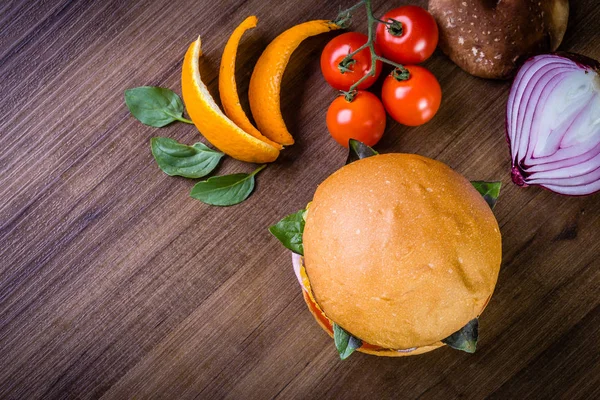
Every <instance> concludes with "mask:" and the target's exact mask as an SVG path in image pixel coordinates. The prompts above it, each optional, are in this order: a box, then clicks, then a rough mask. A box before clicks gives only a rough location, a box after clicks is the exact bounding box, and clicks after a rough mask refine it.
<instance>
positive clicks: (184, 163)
mask: <svg viewBox="0 0 600 400" xmlns="http://www.w3.org/2000/svg"><path fill="white" fill-rule="evenodd" d="M150 145H151V148H152V155H153V156H154V159H155V160H156V163H157V164H158V166H159V167H160V169H161V170H162V171H163V172H164V173H166V174H167V175H170V176H183V177H185V178H202V177H203V176H206V175H208V174H210V173H211V172H212V171H213V170H214V169H215V168H216V167H217V165H218V164H219V161H220V160H221V158H222V157H223V156H224V155H225V154H223V153H221V152H219V151H215V150H213V149H211V148H209V147H207V146H206V145H205V144H204V143H200V142H198V143H194V144H193V145H192V146H187V145H185V144H181V143H179V142H177V141H176V140H173V139H169V138H166V137H154V138H152V140H151V141H150Z"/></svg>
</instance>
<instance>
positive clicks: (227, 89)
mask: <svg viewBox="0 0 600 400" xmlns="http://www.w3.org/2000/svg"><path fill="white" fill-rule="evenodd" d="M257 22H258V18H256V17H255V16H254V15H251V16H249V17H248V18H246V19H245V20H244V21H242V23H241V24H240V25H239V26H238V27H237V28H235V30H234V31H233V33H232V34H231V36H230V37H229V40H228V41H227V44H226V45H225V49H224V50H223V57H222V58H221V68H220V73H219V94H220V95H221V104H223V109H224V110H225V114H227V116H228V117H229V118H231V120H232V121H233V122H235V124H236V125H237V126H239V127H240V128H242V129H243V130H244V131H245V132H246V133H248V134H250V135H252V136H254V137H255V138H257V139H260V140H262V141H263V142H265V143H268V144H270V145H271V146H273V147H275V148H277V149H279V150H281V149H282V148H283V146H281V145H280V144H279V143H275V142H274V141H272V140H269V138H268V137H266V136H264V135H263V134H261V133H260V132H259V131H258V129H256V128H255V127H254V125H252V123H251V122H250V120H249V119H248V116H247V115H246V113H245V112H244V109H243V108H242V105H241V104H240V98H239V96H238V92H237V83H236V81H235V59H236V53H237V49H238V46H239V44H240V40H241V39H242V35H243V34H244V32H246V31H247V30H248V29H252V28H254V27H256V23H257Z"/></svg>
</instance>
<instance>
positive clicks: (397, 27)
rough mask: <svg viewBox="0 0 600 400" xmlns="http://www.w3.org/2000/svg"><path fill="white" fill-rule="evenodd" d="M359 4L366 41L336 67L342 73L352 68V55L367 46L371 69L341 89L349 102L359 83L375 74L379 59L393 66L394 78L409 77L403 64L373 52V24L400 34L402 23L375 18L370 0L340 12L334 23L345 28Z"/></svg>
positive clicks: (394, 33) (356, 91) (352, 98)
mask: <svg viewBox="0 0 600 400" xmlns="http://www.w3.org/2000/svg"><path fill="white" fill-rule="evenodd" d="M361 6H364V7H365V11H366V13H367V30H368V31H367V37H368V40H367V43H365V44H364V45H362V46H360V47H359V48H358V49H356V50H354V51H353V52H352V53H350V54H348V55H347V56H346V57H344V59H343V60H342V61H341V62H340V63H339V65H338V68H339V70H340V71H341V72H342V73H344V72H350V71H351V70H352V69H351V66H352V65H353V64H354V63H355V60H354V59H353V58H352V57H354V56H355V55H356V54H358V53H359V52H361V51H363V50H365V49H367V48H368V49H369V52H370V53H371V69H370V70H369V72H368V73H367V74H365V75H364V76H363V77H362V78H360V79H359V80H358V81H357V82H356V83H354V84H353V85H352V86H350V89H348V91H347V92H346V91H342V94H343V95H344V98H345V99H346V100H347V101H349V102H351V101H352V100H354V97H356V94H357V93H358V90H357V88H358V86H359V85H360V84H361V83H363V82H364V81H365V80H366V79H368V78H369V77H373V76H375V71H376V67H377V61H381V62H383V63H386V64H389V65H391V66H393V67H394V68H395V69H394V71H393V72H392V76H393V77H394V78H395V79H397V80H407V79H409V78H410V73H409V72H408V70H407V69H406V68H404V66H403V65H401V64H398V63H395V62H393V61H390V60H388V59H387V58H384V57H381V56H379V55H377V53H375V29H374V26H375V24H384V25H386V27H387V29H388V30H389V31H390V33H392V35H394V36H400V35H402V24H401V23H400V22H399V21H396V20H389V21H387V22H385V21H382V20H381V19H379V18H376V17H375V16H374V15H373V8H372V7H371V0H361V1H360V2H358V3H357V4H355V5H353V6H352V7H350V8H349V9H347V10H344V11H342V12H340V13H339V15H338V17H337V19H336V21H335V23H336V24H337V25H339V26H341V27H343V28H347V27H348V26H350V23H351V21H352V13H353V12H354V11H356V10H357V9H358V8H359V7H361Z"/></svg>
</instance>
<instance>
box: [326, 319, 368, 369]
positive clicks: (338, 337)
mask: <svg viewBox="0 0 600 400" xmlns="http://www.w3.org/2000/svg"><path fill="white" fill-rule="evenodd" d="M333 341H334V342H335V347H336V348H337V351H338V353H339V354H340V358H341V359H342V360H345V359H346V358H348V357H350V354H352V353H354V350H356V349H358V348H359V347H360V346H362V341H361V340H360V339H358V338H355V337H354V336H352V335H351V334H349V333H348V332H346V331H345V330H344V329H343V328H342V327H341V326H339V325H338V324H336V323H335V322H334V323H333Z"/></svg>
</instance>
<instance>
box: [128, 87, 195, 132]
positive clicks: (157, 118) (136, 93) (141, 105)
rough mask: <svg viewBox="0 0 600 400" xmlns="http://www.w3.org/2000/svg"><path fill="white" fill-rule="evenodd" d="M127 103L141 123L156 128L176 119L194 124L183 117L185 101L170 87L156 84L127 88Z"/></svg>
mask: <svg viewBox="0 0 600 400" xmlns="http://www.w3.org/2000/svg"><path fill="white" fill-rule="evenodd" d="M125 104H127V108H129V111H130V112H131V114H133V116H134V117H136V118H137V119H138V120H139V121H140V122H141V123H143V124H145V125H149V126H153V127H155V128H162V127H163V126H165V125H169V124H170V123H171V122H175V121H181V122H185V123H187V124H193V122H192V121H190V120H189V119H185V118H183V117H182V115H183V102H182V101H181V98H179V96H178V95H177V94H175V93H174V92H173V91H172V90H170V89H166V88H162V87H155V86H140V87H136V88H133V89H127V90H126V91H125Z"/></svg>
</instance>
